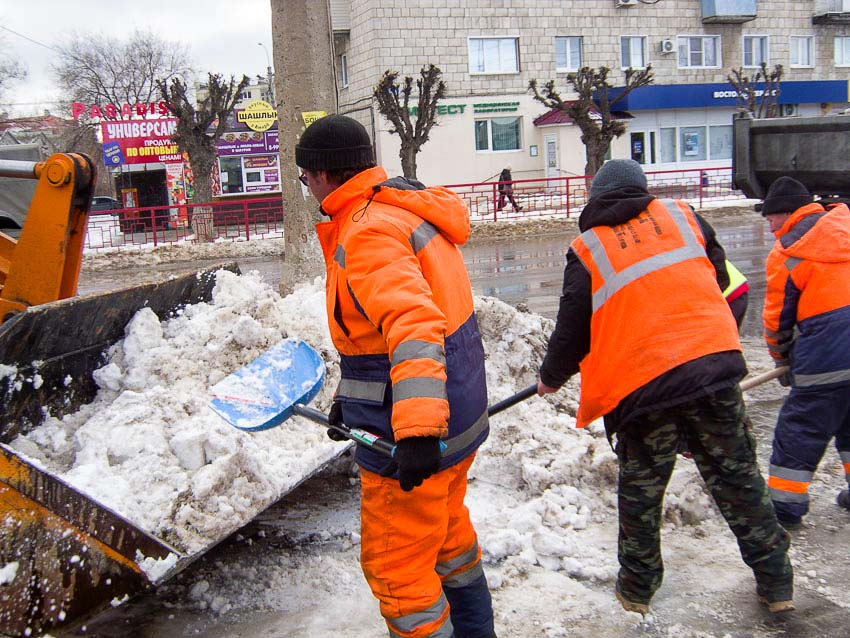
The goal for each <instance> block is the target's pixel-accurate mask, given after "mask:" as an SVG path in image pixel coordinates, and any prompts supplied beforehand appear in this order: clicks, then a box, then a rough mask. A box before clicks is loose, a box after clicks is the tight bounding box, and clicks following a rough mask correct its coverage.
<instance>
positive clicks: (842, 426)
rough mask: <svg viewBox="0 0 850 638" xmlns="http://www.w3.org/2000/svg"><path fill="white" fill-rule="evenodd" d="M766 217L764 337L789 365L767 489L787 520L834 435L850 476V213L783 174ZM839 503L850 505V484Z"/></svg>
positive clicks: (801, 508) (802, 501)
mask: <svg viewBox="0 0 850 638" xmlns="http://www.w3.org/2000/svg"><path fill="white" fill-rule="evenodd" d="M761 214H762V215H764V216H765V218H766V219H767V221H768V223H769V224H770V230H771V231H772V232H773V234H774V235H775V236H776V243H774V245H773V248H771V251H770V254H769V255H768V257H767V264H766V270H767V291H766V297H765V302H764V311H763V314H762V319H763V321H764V336H765V339H766V341H767V346H768V349H769V350H770V354H771V356H772V357H773V358H774V359H775V361H776V365H777V366H781V365H789V366H790V368H791V370H790V375H788V378H787V379H786V380H785V384H786V385H787V384H790V386H791V391H790V392H789V394H788V396H787V397H786V399H785V402H784V403H783V404H782V408H781V410H780V411H779V418H778V421H777V423H776V429H775V431H774V435H773V451H772V453H771V457H770V476H769V478H768V486H769V488H770V496H771V498H772V499H773V506H774V508H775V509H776V513H777V515H778V516H779V519H780V520H781V521H782V522H783V524H785V525H786V526H790V527H794V526H799V525H801V524H802V520H803V516H805V515H806V514H807V513H808V510H809V496H808V487H809V484H810V483H811V481H812V476H813V475H814V471H815V469H817V466H818V464H819V463H820V460H821V458H822V457H823V455H824V452H826V448H827V446H828V445H829V442H830V440H831V439H833V438H834V439H835V447H836V449H837V450H838V455H839V457H840V459H841V461H842V463H843V465H844V473H845V476H846V477H847V480H848V482H850V209H848V207H847V205H846V204H839V205H836V206H832V207H830V208H829V210H827V209H825V208H824V207H823V205H822V204H820V203H818V202H814V201H812V195H811V193H810V192H809V191H808V189H807V188H806V187H805V186H804V185H803V184H801V183H800V182H798V181H797V180H795V179H793V178H791V177H780V178H779V179H777V180H776V181H775V182H774V183H773V184H771V186H770V189H769V190H768V192H767V195H766V196H765V199H764V202H763V204H762V207H761ZM838 504H839V505H841V506H842V507H844V508H847V509H850V497H848V492H847V490H843V491H841V492H840V493H839V495H838Z"/></svg>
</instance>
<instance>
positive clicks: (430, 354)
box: [295, 115, 495, 638]
mask: <svg viewBox="0 0 850 638" xmlns="http://www.w3.org/2000/svg"><path fill="white" fill-rule="evenodd" d="M295 163H296V164H297V165H298V166H299V167H301V168H302V169H303V175H302V176H301V179H302V182H303V183H304V184H305V185H307V186H308V187H309V188H310V191H311V192H312V194H313V195H314V196H315V197H316V199H317V200H319V201H320V202H321V211H322V213H323V214H324V215H327V216H328V217H329V218H330V219H329V220H328V221H325V222H322V223H319V224H317V225H316V230H317V232H318V236H319V240H320V243H321V245H322V250H323V252H324V255H325V266H326V269H327V284H326V291H327V313H328V324H329V327H330V331H331V337H332V338H333V342H334V345H335V346H336V348H337V350H338V351H339V355H340V369H341V377H342V378H341V380H340V384H339V387H338V389H337V391H336V394H335V397H334V399H335V401H334V406H333V408H332V410H331V418H332V419H336V418H341V419H342V420H343V421H344V423H345V424H346V425H347V426H349V427H352V428H361V429H364V430H367V431H369V432H372V433H374V434H376V435H379V436H382V437H386V438H388V439H391V440H394V441H395V442H396V453H395V457H394V460H393V461H392V462H391V463H389V464H388V463H387V459H386V457H384V456H382V455H380V454H378V453H376V452H374V451H373V450H371V449H370V448H368V447H365V446H358V448H357V452H356V460H357V463H358V465H359V466H360V483H361V566H362V569H363V572H364V574H365V576H366V580H367V581H368V583H369V586H370V587H371V589H372V593H373V594H374V595H375V597H376V598H378V600H379V601H380V608H381V614H382V615H383V617H384V619H385V620H386V623H387V627H388V629H389V632H390V636H393V637H404V638H414V637H420V636H422V637H424V636H433V637H445V638H450V637H451V636H457V637H458V638H459V637H461V636H463V637H465V638H491V637H493V636H495V632H494V629H493V611H492V606H491V599H490V592H489V590H488V587H487V580H486V578H485V576H484V571H483V569H482V565H481V549H480V548H479V546H478V541H477V537H476V534H475V529H474V528H473V526H472V523H471V521H470V518H469V511H468V510H467V508H466V506H465V505H464V497H465V494H466V484H467V473H468V470H469V467H470V465H471V464H472V461H473V458H474V456H475V451H476V450H477V448H478V446H480V445H481V443H482V442H483V441H484V440H485V439H486V437H487V434H488V432H489V425H488V419H487V388H486V382H485V375H484V349H483V345H482V342H481V335H480V333H479V330H478V325H477V322H476V318H475V313H474V308H473V299H472V288H471V285H470V283H469V277H468V275H467V272H466V268H465V265H464V262H463V257H462V255H461V253H460V250H459V249H458V245H459V244H463V243H465V242H466V240H467V239H468V237H469V211H468V210H467V208H466V206H465V205H464V203H463V200H461V199H460V198H459V197H458V196H457V195H455V194H454V193H452V192H451V191H449V190H447V189H445V188H440V187H433V188H425V186H424V185H422V184H421V183H419V182H417V181H416V180H412V179H406V178H401V177H398V178H394V179H387V174H386V172H385V171H384V169H383V168H380V167H378V166H376V164H375V160H374V153H373V150H372V144H371V141H370V139H369V135H368V134H367V132H366V130H365V128H363V126H362V125H361V124H359V123H358V122H357V121H356V120H354V119H352V118H349V117H346V116H342V115H329V116H326V117H323V118H321V119H319V120H316V121H315V122H313V123H312V124H311V125H310V126H309V127H308V128H307V129H306V130H305V131H304V133H303V134H302V135H301V139H300V140H299V142H298V144H297V145H296V147H295ZM441 442H442V443H443V445H442V446H441ZM443 448H444V449H443ZM414 488H415V489H414Z"/></svg>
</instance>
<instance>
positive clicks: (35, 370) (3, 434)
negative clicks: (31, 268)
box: [0, 263, 239, 443]
mask: <svg viewBox="0 0 850 638" xmlns="http://www.w3.org/2000/svg"><path fill="white" fill-rule="evenodd" d="M222 268H225V269H227V270H231V271H233V272H236V273H238V272H239V268H238V266H237V265H236V264H235V263H230V264H222V265H219V266H213V267H210V268H207V269H206V270H203V271H200V272H195V271H193V272H190V273H187V274H185V275H182V276H178V277H175V278H173V279H170V280H168V281H165V282H162V283H156V284H146V285H141V286H135V287H131V288H126V289H123V290H116V291H112V292H107V293H102V294H97V295H90V296H83V297H72V298H70V299H62V300H60V301H54V302H51V303H46V304H41V305H38V306H33V307H31V308H28V309H27V310H26V311H24V312H21V313H19V314H17V315H15V316H13V317H12V318H11V319H9V320H8V321H6V322H5V323H3V324H2V326H0V406H2V410H0V419H2V420H0V442H3V443H8V442H9V441H10V440H11V439H13V438H14V437H15V436H17V435H18V434H21V433H26V432H29V431H30V430H32V429H33V428H34V427H35V426H37V425H38V424H39V423H41V421H42V420H43V419H44V416H45V413H46V412H49V413H50V414H52V415H54V416H62V415H64V414H68V413H70V412H74V411H75V410H76V409H77V408H79V407H80V406H81V405H83V404H85V403H88V402H90V401H91V400H92V399H93V398H94V395H95V393H96V392H97V386H96V385H95V382H94V380H93V379H92V372H94V371H95V370H96V369H97V368H99V367H100V366H101V365H103V363H104V361H103V356H104V353H105V352H106V350H107V349H108V348H109V346H111V345H112V344H113V343H115V342H116V341H118V340H119V339H121V338H122V337H123V336H124V327H125V326H126V325H127V322H129V321H130V319H131V318H132V317H133V315H134V314H135V313H136V312H137V311H139V310H141V309H142V308H144V307H149V308H151V310H153V311H154V312H155V313H156V314H157V316H158V317H159V318H160V319H164V318H166V317H168V316H170V315H173V313H174V312H176V311H177V310H178V309H179V308H181V307H183V306H186V305H188V304H193V303H198V302H200V301H209V299H210V297H211V293H212V288H213V286H214V284H215V272H216V271H217V270H220V269H222Z"/></svg>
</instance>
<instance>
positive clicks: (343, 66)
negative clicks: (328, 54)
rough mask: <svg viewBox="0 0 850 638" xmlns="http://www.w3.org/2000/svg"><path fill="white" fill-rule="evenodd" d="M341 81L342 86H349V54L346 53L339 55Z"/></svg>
mask: <svg viewBox="0 0 850 638" xmlns="http://www.w3.org/2000/svg"><path fill="white" fill-rule="evenodd" d="M339 83H340V86H342V88H345V87H347V86H348V56H347V55H346V54H345V53H343V54H342V55H340V56H339Z"/></svg>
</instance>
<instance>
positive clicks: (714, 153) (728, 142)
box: [708, 124, 732, 160]
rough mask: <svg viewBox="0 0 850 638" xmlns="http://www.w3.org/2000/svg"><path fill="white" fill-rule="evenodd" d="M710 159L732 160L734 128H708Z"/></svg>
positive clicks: (722, 126) (723, 126) (727, 126)
mask: <svg viewBox="0 0 850 638" xmlns="http://www.w3.org/2000/svg"><path fill="white" fill-rule="evenodd" d="M708 139H709V142H708V152H709V159H713V160H720V159H732V127H731V126H729V125H725V124H724V125H721V126H709V127H708Z"/></svg>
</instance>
